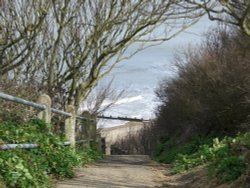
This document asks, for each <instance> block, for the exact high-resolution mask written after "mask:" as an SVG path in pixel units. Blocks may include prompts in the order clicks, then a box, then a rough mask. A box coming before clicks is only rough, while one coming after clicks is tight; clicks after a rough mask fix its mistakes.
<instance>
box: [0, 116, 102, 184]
mask: <svg viewBox="0 0 250 188" xmlns="http://www.w3.org/2000/svg"><path fill="white" fill-rule="evenodd" d="M49 130H50V125H48V124H45V123H44V122H43V121H40V120H37V119H35V120H31V121H30V122H27V123H22V124H17V123H13V122H2V123H0V137H1V139H2V140H1V143H9V144H10V143H35V144H38V145H39V148H36V149H15V150H6V151H0V176H2V180H3V181H4V183H5V184H6V186H7V187H15V188H27V187H32V188H33V187H37V188H40V187H51V186H52V183H53V182H52V180H51V177H54V178H66V177H72V176H74V171H73V168H74V167H76V166H80V165H83V164H86V163H89V162H93V161H94V160H95V159H97V158H100V155H99V154H98V153H97V152H95V151H93V150H92V149H86V150H83V149H82V150H79V151H78V150H76V151H74V150H73V149H72V148H70V147H65V146H62V145H60V144H59V143H60V142H62V141H64V140H63V139H61V138H59V137H58V136H56V135H54V134H52V133H50V131H49Z"/></svg>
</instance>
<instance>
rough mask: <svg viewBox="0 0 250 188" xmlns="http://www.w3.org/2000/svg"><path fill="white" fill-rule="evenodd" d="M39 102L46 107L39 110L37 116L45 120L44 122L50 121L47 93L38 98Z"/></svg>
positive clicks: (49, 104)
mask: <svg viewBox="0 0 250 188" xmlns="http://www.w3.org/2000/svg"><path fill="white" fill-rule="evenodd" d="M37 102H38V103H39V104H42V105H45V106H46V109H45V110H43V111H41V112H39V114H38V118H39V119H42V120H44V121H45V123H51V99H50V97H49V96H48V95H46V94H43V95H41V96H40V97H39V98H38V101H37Z"/></svg>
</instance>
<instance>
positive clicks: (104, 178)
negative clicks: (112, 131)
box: [56, 155, 161, 188]
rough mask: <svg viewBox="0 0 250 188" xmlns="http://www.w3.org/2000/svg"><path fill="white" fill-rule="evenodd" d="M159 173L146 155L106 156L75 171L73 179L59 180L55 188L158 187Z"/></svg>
mask: <svg viewBox="0 0 250 188" xmlns="http://www.w3.org/2000/svg"><path fill="white" fill-rule="evenodd" d="M160 178H161V174H160V173H159V172H158V171H157V169H156V168H155V164H154V163H153V162H152V161H151V160H150V159H149V157H148V156H142V155H141V156H140V155H133V156H127V155H120V156H118V155H117V156H115V155H114V156H106V157H105V159H104V160H102V161H100V162H98V163H97V164H96V165H93V166H90V167H87V168H82V169H79V170H78V171H77V176H76V177H75V178H73V179H70V180H66V181H62V182H59V183H58V184H57V186H56V187H57V188H80V187H96V188H109V187H130V188H140V187H141V188H142V187H145V188H150V187H158V186H159V183H157V180H159V179H160Z"/></svg>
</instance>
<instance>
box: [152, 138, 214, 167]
mask: <svg viewBox="0 0 250 188" xmlns="http://www.w3.org/2000/svg"><path fill="white" fill-rule="evenodd" d="M177 140H178V139H177V138H174V139H173V138H172V139H170V138H165V139H162V143H160V144H158V145H157V147H156V151H155V155H154V159H155V160H156V161H158V162H160V163H172V162H173V161H175V160H176V159H178V158H179V155H191V154H193V153H195V152H197V151H198V150H199V147H200V145H201V144H205V143H206V144H208V145H211V143H212V137H211V136H207V137H201V136H195V137H193V139H192V140H191V141H190V143H188V144H181V145H180V144H179V145H178V144H177Z"/></svg>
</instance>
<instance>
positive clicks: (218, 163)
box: [167, 132, 250, 182]
mask: <svg viewBox="0 0 250 188" xmlns="http://www.w3.org/2000/svg"><path fill="white" fill-rule="evenodd" d="M181 148H185V147H183V146H182V147H181ZM198 148H199V149H198V150H197V151H196V152H194V153H191V154H188V153H185V152H183V151H185V150H184V149H183V150H182V152H180V153H176V157H175V159H174V160H173V161H172V173H173V174H175V173H180V172H183V171H187V170H189V169H192V168H194V167H197V166H200V165H205V166H206V167H207V169H208V174H209V175H210V176H214V177H217V178H218V179H219V180H220V182H232V181H234V180H236V179H238V178H239V177H240V176H241V175H243V174H244V173H246V172H247V171H249V169H250V166H249V164H250V132H249V133H246V134H243V135H239V136H237V137H235V138H230V137H225V138H223V139H222V140H219V139H218V138H215V139H214V140H213V144H212V145H209V144H202V145H199V146H198ZM179 150H180V149H179ZM169 154H170V155H172V152H170V153H169ZM167 159H168V157H167Z"/></svg>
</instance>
